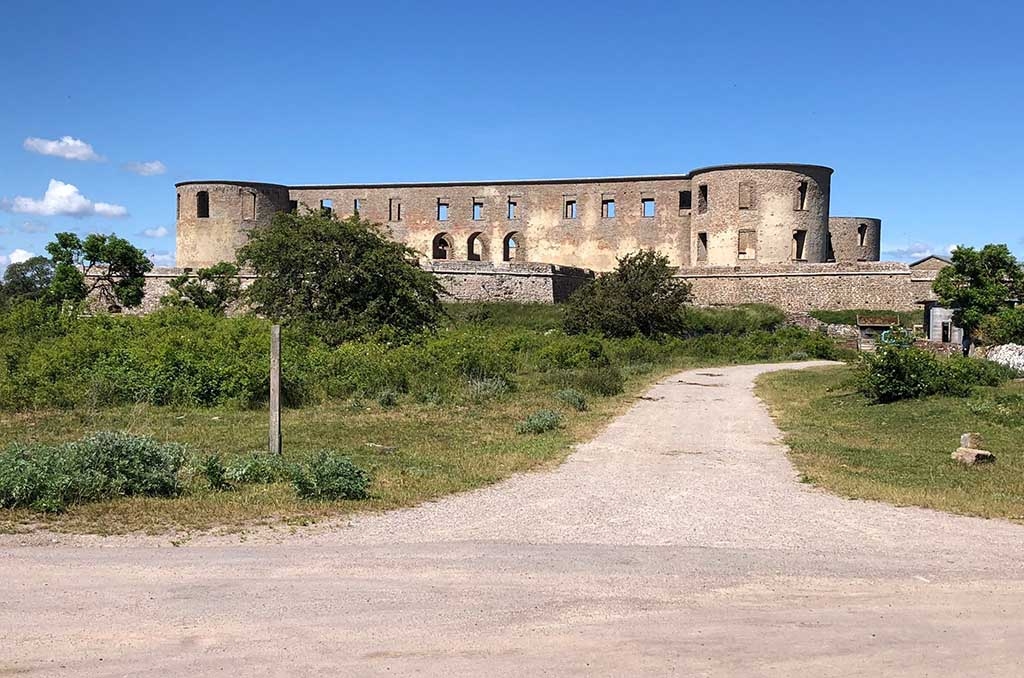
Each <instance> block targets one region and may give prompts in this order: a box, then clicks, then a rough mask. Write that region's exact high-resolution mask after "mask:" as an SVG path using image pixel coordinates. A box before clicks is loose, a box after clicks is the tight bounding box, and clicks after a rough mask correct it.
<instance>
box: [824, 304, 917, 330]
mask: <svg viewBox="0 0 1024 678" xmlns="http://www.w3.org/2000/svg"><path fill="white" fill-rule="evenodd" d="M808 315H809V316H811V317H812V318H814V319H816V320H820V321H821V322H823V323H828V324H829V325H853V326H856V325H857V316H859V315H863V316H871V317H873V318H877V317H878V316H896V317H897V318H899V324H900V325H902V326H903V327H906V328H908V329H910V328H912V327H913V326H914V325H920V324H921V323H922V322H924V312H923V311H892V310H885V309H881V310H879V309H870V308H855V309H849V310H845V311H811V312H810V313H808Z"/></svg>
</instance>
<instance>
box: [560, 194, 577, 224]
mask: <svg viewBox="0 0 1024 678" xmlns="http://www.w3.org/2000/svg"><path fill="white" fill-rule="evenodd" d="M562 216H563V217H565V218H566V219H575V218H576V199H575V198H566V199H565V208H564V209H563V210H562Z"/></svg>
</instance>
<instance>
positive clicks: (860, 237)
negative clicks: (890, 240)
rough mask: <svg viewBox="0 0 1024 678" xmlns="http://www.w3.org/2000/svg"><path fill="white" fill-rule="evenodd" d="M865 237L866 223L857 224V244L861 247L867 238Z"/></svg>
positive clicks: (866, 232)
mask: <svg viewBox="0 0 1024 678" xmlns="http://www.w3.org/2000/svg"><path fill="white" fill-rule="evenodd" d="M867 237H868V225H867V224H860V225H858V226H857V244H858V245H859V246H861V247H864V242H865V241H866V240H867Z"/></svg>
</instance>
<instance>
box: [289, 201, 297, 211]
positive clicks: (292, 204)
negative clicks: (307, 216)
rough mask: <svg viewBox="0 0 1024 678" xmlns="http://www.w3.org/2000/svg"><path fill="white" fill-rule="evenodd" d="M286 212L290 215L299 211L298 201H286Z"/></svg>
mask: <svg viewBox="0 0 1024 678" xmlns="http://www.w3.org/2000/svg"><path fill="white" fill-rule="evenodd" d="M288 211H289V212H291V213H292V214H295V213H296V212H298V211H299V201H298V200H289V201H288Z"/></svg>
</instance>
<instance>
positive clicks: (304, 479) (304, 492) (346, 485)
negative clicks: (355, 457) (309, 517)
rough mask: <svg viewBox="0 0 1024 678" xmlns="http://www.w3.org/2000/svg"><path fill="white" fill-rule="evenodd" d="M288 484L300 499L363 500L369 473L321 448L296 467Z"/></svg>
mask: <svg viewBox="0 0 1024 678" xmlns="http://www.w3.org/2000/svg"><path fill="white" fill-rule="evenodd" d="M292 484H293V485H294V487H295V492H296V493H297V494H298V495H299V497H301V498H302V499H310V500H316V501H334V500H338V499H366V497H367V496H369V495H368V493H367V490H368V488H369V487H370V475H369V474H368V473H367V472H366V471H364V470H363V469H361V468H359V467H358V466H356V465H355V464H354V463H352V460H351V459H349V458H348V457H347V456H345V455H342V454H339V453H337V452H333V451H331V450H321V451H320V452H318V453H317V454H316V456H314V457H313V458H312V459H311V460H310V461H309V463H307V464H304V465H299V466H298V467H296V469H295V475H294V477H293V479H292Z"/></svg>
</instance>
